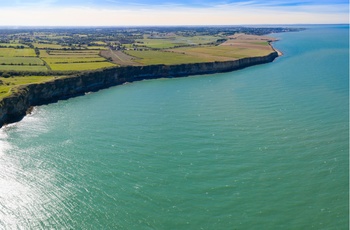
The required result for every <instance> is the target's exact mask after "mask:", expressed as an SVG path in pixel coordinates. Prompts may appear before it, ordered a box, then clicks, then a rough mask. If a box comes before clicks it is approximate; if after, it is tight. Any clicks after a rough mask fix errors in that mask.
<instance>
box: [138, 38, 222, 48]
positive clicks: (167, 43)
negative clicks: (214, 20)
mask: <svg viewBox="0 0 350 230" xmlns="http://www.w3.org/2000/svg"><path fill="white" fill-rule="evenodd" d="M218 39H220V37H217V36H192V37H185V36H172V37H164V38H149V37H148V38H146V37H145V38H144V39H137V40H136V43H135V45H136V46H144V47H148V48H153V49H168V48H174V47H176V46H190V45H199V44H208V43H212V42H216V41H217V40H218Z"/></svg>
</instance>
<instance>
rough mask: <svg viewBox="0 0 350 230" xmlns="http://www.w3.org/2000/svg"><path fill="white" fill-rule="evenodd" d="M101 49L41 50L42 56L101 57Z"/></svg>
mask: <svg viewBox="0 0 350 230" xmlns="http://www.w3.org/2000/svg"><path fill="white" fill-rule="evenodd" d="M99 52H100V51H99V50H51V51H49V52H47V51H46V50H40V57H43V58H46V57H52V58H72V57H76V58H77V57H82V58H86V57H91V58H93V57H95V58H97V57H100V56H99Z"/></svg>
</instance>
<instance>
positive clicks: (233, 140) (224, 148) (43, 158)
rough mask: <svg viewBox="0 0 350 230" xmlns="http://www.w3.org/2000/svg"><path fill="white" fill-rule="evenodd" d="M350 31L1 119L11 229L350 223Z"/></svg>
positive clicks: (0, 194) (1, 181) (291, 36)
mask: <svg viewBox="0 0 350 230" xmlns="http://www.w3.org/2000/svg"><path fill="white" fill-rule="evenodd" d="M329 30H330V31H329ZM319 34H322V37H320V36H319ZM346 34H348V30H346V31H345V30H342V29H339V28H333V29H329V28H328V29H323V28H321V27H319V28H318V29H314V30H313V29H310V30H306V31H302V32H298V33H282V34H278V37H279V38H280V39H281V40H280V41H279V42H277V43H276V44H275V46H276V47H277V48H278V49H279V50H281V51H283V53H284V54H285V55H284V56H283V57H281V58H278V59H277V60H276V61H274V62H273V63H269V64H266V65H259V66H255V67H250V68H247V69H244V70H239V71H235V72H231V73H223V74H213V75H204V76H193V77H189V78H177V79H159V80H150V81H142V82H135V83H133V84H127V85H123V86H117V87H113V88H110V89H107V90H103V91H99V92H96V93H91V94H89V95H86V96H83V97H77V98H73V99H70V100H67V101H60V102H58V103H54V104H51V105H47V106H40V107H38V108H36V109H35V110H34V113H33V114H32V115H30V116H27V117H26V118H25V119H24V120H23V121H21V122H19V123H17V124H14V125H10V126H7V127H4V128H2V129H0V229H268V230H269V229H331V230H333V229H334V230H336V229H347V228H348V226H349V221H348V217H349V212H348V209H349V206H348V203H349V202H348V201H349V199H348V197H349V192H348V187H349V177H348V172H349V165H348V160H349V158H348V152H349V140H348V137H349V118H348V115H349V113H348V111H349V107H348V101H349V96H348V95H349V88H348V85H349V77H348V74H349V69H348V62H349V54H348V44H347V43H343V42H341V41H340V40H341V38H346V37H345V35H346ZM335 41H340V42H339V43H337V42H335ZM315 57H317V58H315ZM160 95H161V96H160Z"/></svg>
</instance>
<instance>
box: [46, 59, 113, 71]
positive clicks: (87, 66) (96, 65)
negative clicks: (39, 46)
mask: <svg viewBox="0 0 350 230" xmlns="http://www.w3.org/2000/svg"><path fill="white" fill-rule="evenodd" d="M49 66H50V67H51V69H52V70H54V71H70V70H72V71H79V70H95V69H100V68H106V67H113V66H117V65H116V64H113V63H110V62H107V61H106V62H85V63H65V64H55V63H53V64H49Z"/></svg>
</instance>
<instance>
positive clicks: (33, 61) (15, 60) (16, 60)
mask: <svg viewBox="0 0 350 230" xmlns="http://www.w3.org/2000/svg"><path fill="white" fill-rule="evenodd" d="M3 64H5V65H10V64H13V65H43V64H44V63H43V61H42V60H41V59H40V58H37V57H0V65H3Z"/></svg>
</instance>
